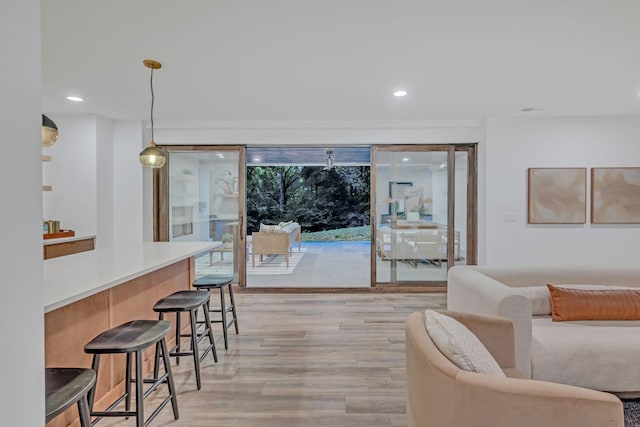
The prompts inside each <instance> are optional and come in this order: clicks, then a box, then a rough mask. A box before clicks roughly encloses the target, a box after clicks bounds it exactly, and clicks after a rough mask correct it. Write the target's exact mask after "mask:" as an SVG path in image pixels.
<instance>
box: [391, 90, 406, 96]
mask: <svg viewBox="0 0 640 427" xmlns="http://www.w3.org/2000/svg"><path fill="white" fill-rule="evenodd" d="M393 96H407V91H406V90H397V91H395V92H393Z"/></svg>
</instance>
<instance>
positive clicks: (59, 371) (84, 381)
mask: <svg viewBox="0 0 640 427" xmlns="http://www.w3.org/2000/svg"><path fill="white" fill-rule="evenodd" d="M44 383H45V407H46V421H47V422H49V421H51V420H52V419H54V418H55V417H57V416H58V415H60V414H61V413H62V412H64V411H65V410H66V409H67V408H69V407H71V406H72V405H73V404H74V403H77V404H78V414H79V415H80V426H81V427H90V426H91V417H90V416H89V404H88V402H87V394H88V393H89V390H91V389H92V388H93V386H94V384H95V383H96V373H95V372H94V371H93V369H80V368H45V371H44Z"/></svg>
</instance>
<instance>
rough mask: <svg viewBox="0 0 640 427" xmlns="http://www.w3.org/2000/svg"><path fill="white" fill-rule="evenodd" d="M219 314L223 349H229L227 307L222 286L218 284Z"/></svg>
mask: <svg viewBox="0 0 640 427" xmlns="http://www.w3.org/2000/svg"><path fill="white" fill-rule="evenodd" d="M220 315H221V316H222V333H223V334H224V349H225V350H228V349H229V341H228V337H227V307H226V306H225V301H224V287H222V286H220Z"/></svg>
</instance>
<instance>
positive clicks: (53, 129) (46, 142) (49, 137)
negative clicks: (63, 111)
mask: <svg viewBox="0 0 640 427" xmlns="http://www.w3.org/2000/svg"><path fill="white" fill-rule="evenodd" d="M57 139H58V126H56V124H55V123H54V122H53V120H51V119H50V118H49V117H47V116H45V115H44V114H43V115H42V146H43V147H51V146H52V145H53V144H54V143H55V142H56V140H57Z"/></svg>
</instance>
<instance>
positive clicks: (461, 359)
mask: <svg viewBox="0 0 640 427" xmlns="http://www.w3.org/2000/svg"><path fill="white" fill-rule="evenodd" d="M424 315H425V327H426V328H427V332H428V334H429V336H430V337H431V340H432V341H433V343H434V344H435V345H436V347H438V350H440V352H441V353H442V354H443V355H444V356H445V357H446V358H447V359H449V360H450V361H451V362H452V363H453V364H455V365H456V366H457V367H459V368H460V369H462V370H465V371H471V372H477V373H479V374H488V375H495V376H497V377H504V376H505V374H504V372H503V371H502V369H501V368H500V366H499V365H498V363H497V362H496V361H495V359H494V358H493V356H491V353H489V350H487V348H486V347H485V346H484V345H483V344H482V343H481V342H480V340H479V339H478V338H477V337H476V336H475V335H474V334H473V333H472V332H471V331H470V330H469V329H467V327H466V326H464V325H463V324H462V323H460V322H458V321H457V320H455V319H453V318H451V317H449V316H446V315H444V314H441V313H438V312H435V311H433V310H426V311H425V312H424Z"/></svg>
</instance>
